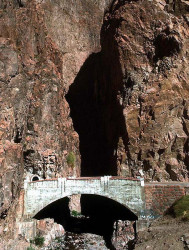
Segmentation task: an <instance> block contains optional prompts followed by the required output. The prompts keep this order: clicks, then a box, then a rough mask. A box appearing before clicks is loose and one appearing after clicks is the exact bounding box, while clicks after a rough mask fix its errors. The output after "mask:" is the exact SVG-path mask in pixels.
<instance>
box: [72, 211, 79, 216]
mask: <svg viewBox="0 0 189 250" xmlns="http://www.w3.org/2000/svg"><path fill="white" fill-rule="evenodd" d="M71 215H72V216H74V217H77V216H80V215H81V213H79V212H77V211H76V210H72V211H71Z"/></svg>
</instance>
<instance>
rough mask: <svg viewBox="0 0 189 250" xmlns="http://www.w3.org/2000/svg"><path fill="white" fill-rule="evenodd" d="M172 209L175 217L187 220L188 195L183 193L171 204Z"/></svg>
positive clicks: (188, 219) (188, 212)
mask: <svg viewBox="0 0 189 250" xmlns="http://www.w3.org/2000/svg"><path fill="white" fill-rule="evenodd" d="M173 211H174V214H175V216H176V217H181V218H182V219H183V220H185V221H189V195H185V196H183V197H182V198H181V199H180V200H178V201H177V202H176V203H175V204H174V206H173Z"/></svg>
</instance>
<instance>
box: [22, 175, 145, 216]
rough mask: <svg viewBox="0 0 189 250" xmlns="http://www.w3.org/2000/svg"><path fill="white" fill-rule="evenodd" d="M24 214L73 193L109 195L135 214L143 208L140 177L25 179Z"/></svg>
mask: <svg viewBox="0 0 189 250" xmlns="http://www.w3.org/2000/svg"><path fill="white" fill-rule="evenodd" d="M24 189H25V198H24V202H25V204H24V216H25V217H26V218H31V217H33V216H35V215H36V214H37V213H38V212H39V211H40V210H42V209H43V208H44V207H46V206H47V205H49V204H50V203H52V202H54V201H56V200H58V199H61V198H64V197H66V196H71V195H75V194H94V195H101V196H104V197H107V198H110V199H112V200H114V201H117V202H119V203H120V204H122V205H124V206H126V207H127V208H129V209H130V210H131V211H132V212H133V213H135V214H136V215H137V216H139V215H140V212H141V211H142V210H143V209H144V194H143V181H140V180H137V179H133V180H131V179H126V178H117V177H116V178H115V177H110V176H104V177H100V178H98V177H97V178H90V177H89V178H74V179H72V178H67V179H66V178H59V179H54V180H53V179H52V180H40V181H35V182H28V181H25V185H24Z"/></svg>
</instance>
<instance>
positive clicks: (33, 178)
mask: <svg viewBox="0 0 189 250" xmlns="http://www.w3.org/2000/svg"><path fill="white" fill-rule="evenodd" d="M31 181H39V177H38V176H33V177H32V179H31Z"/></svg>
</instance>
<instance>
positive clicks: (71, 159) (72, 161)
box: [66, 152, 75, 168]
mask: <svg viewBox="0 0 189 250" xmlns="http://www.w3.org/2000/svg"><path fill="white" fill-rule="evenodd" d="M66 161H67V163H68V165H69V166H70V167H72V168H74V166H75V155H74V153H73V152H70V153H69V154H68V156H67V158H66Z"/></svg>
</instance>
